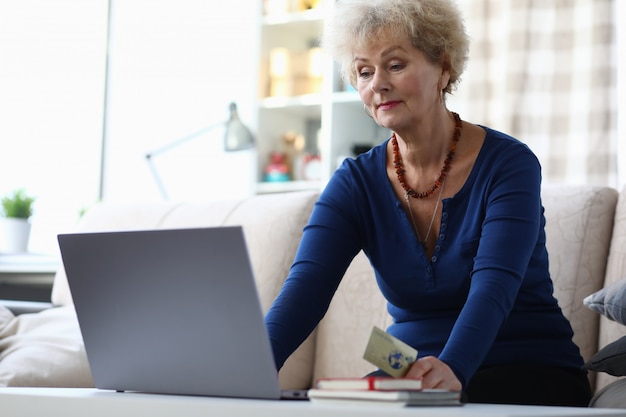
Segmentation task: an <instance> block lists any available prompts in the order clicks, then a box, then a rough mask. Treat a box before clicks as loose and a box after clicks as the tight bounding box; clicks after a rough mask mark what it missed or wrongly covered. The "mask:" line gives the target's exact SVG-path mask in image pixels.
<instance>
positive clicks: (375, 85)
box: [370, 71, 389, 93]
mask: <svg viewBox="0 0 626 417" xmlns="http://www.w3.org/2000/svg"><path fill="white" fill-rule="evenodd" d="M370 87H371V89H372V91H373V92H375V93H379V92H381V91H383V90H388V89H389V80H388V79H387V77H386V76H385V74H384V72H381V71H376V72H375V73H374V75H373V76H372V82H371V83H370Z"/></svg>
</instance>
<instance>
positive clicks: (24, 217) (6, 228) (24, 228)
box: [0, 189, 35, 253]
mask: <svg viewBox="0 0 626 417" xmlns="http://www.w3.org/2000/svg"><path fill="white" fill-rule="evenodd" d="M34 202H35V198H34V197H32V196H30V195H28V194H26V191H25V190H24V189H18V190H15V191H13V193H12V194H8V195H6V196H4V197H3V198H2V200H0V204H1V208H2V210H1V211H0V215H1V217H0V253H20V252H26V251H27V249H28V240H29V237H30V228H31V224H30V217H31V216H32V215H33V203H34Z"/></svg>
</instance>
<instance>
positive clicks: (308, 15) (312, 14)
mask: <svg viewBox="0 0 626 417" xmlns="http://www.w3.org/2000/svg"><path fill="white" fill-rule="evenodd" d="M323 20H324V11H323V10H322V8H316V9H311V10H305V11H302V12H292V13H277V14H274V15H269V16H264V17H263V19H262V21H261V23H262V24H263V25H264V26H267V27H272V26H273V27H277V26H282V27H285V28H286V29H294V28H297V29H300V30H302V29H303V25H304V26H306V25H310V26H311V27H312V28H313V29H317V30H319V28H320V24H321V22H322V21H323Z"/></svg>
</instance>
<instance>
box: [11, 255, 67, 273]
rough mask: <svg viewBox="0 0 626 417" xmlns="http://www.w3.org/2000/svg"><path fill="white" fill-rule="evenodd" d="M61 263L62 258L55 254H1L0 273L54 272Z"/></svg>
mask: <svg viewBox="0 0 626 417" xmlns="http://www.w3.org/2000/svg"><path fill="white" fill-rule="evenodd" d="M60 264H61V260H60V259H59V257H58V256H55V255H46V254H34V253H24V254H15V255H12V254H2V255H0V273H15V274H30V273H35V274H53V273H55V272H56V271H57V269H58V268H59V265H60Z"/></svg>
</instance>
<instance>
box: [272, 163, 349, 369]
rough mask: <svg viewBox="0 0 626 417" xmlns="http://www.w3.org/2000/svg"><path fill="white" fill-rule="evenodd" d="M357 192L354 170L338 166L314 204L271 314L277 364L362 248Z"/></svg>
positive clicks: (314, 320)
mask: <svg viewBox="0 0 626 417" xmlns="http://www.w3.org/2000/svg"><path fill="white" fill-rule="evenodd" d="M351 193H352V181H350V180H349V175H347V173H346V172H345V170H341V169H340V170H338V171H336V172H335V174H334V175H333V177H332V178H331V180H330V182H329V183H328V185H327V186H326V187H325V189H324V191H323V192H322V194H321V196H320V198H319V200H318V201H317V203H316V204H315V207H314V208H313V211H312V214H311V218H310V219H309V222H308V224H307V226H306V227H305V228H304V232H303V235H302V239H301V241H300V246H299V247H298V251H297V253H296V257H295V260H294V263H293V265H292V267H291V270H290V272H289V276H288V277H287V279H286V281H285V283H284V285H283V287H282V289H281V291H280V293H279V295H278V297H277V298H276V300H275V301H274V303H273V304H272V306H271V307H270V309H269V311H268V313H267V315H266V317H265V324H266V326H267V329H268V333H269V338H270V343H271V345H272V350H273V352H274V360H275V362H276V367H277V369H280V368H281V367H282V365H283V364H284V362H285V360H286V359H287V358H288V357H289V355H291V354H292V353H293V352H294V351H295V350H296V348H297V347H298V346H299V345H300V344H301V343H302V342H303V341H304V339H306V337H307V336H308V335H309V334H310V333H311V332H312V331H313V329H314V328H315V326H316V325H317V324H318V323H319V321H320V320H321V319H322V317H323V316H324V314H325V313H326V310H327V309H328V306H329V304H330V301H331V299H332V297H333V295H334V293H335V290H336V289H337V287H338V285H339V283H340V281H341V278H342V276H343V274H344V273H345V271H346V269H347V268H348V265H349V264H350V262H351V261H352V259H353V258H354V256H355V255H356V254H357V253H358V251H359V250H360V246H359V238H358V232H357V228H356V226H355V220H354V215H353V213H352V210H354V208H353V206H354V204H353V202H352V200H351V197H350V196H351V195H352V194H351Z"/></svg>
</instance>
